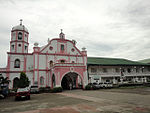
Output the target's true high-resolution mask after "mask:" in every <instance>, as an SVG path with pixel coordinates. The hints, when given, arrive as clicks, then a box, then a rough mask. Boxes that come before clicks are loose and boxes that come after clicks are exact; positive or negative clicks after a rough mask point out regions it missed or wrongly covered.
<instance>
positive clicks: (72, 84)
mask: <svg viewBox="0 0 150 113" xmlns="http://www.w3.org/2000/svg"><path fill="white" fill-rule="evenodd" d="M79 86H80V88H82V87H83V78H82V76H81V75H80V74H78V73H77V72H67V73H65V74H64V75H63V76H62V77H61V87H62V88H63V89H64V90H68V89H75V88H79Z"/></svg>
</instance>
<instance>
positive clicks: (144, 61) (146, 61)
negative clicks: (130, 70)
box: [138, 59, 150, 63]
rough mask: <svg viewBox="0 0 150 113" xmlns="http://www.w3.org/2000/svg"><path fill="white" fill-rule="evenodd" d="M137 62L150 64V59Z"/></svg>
mask: <svg viewBox="0 0 150 113" xmlns="http://www.w3.org/2000/svg"><path fill="white" fill-rule="evenodd" d="M138 62H141V63H150V59H144V60H139V61H138Z"/></svg>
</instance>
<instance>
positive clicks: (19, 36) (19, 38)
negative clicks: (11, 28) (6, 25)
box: [18, 32, 22, 40]
mask: <svg viewBox="0 0 150 113" xmlns="http://www.w3.org/2000/svg"><path fill="white" fill-rule="evenodd" d="M18 40H22V33H21V32H19V33H18Z"/></svg>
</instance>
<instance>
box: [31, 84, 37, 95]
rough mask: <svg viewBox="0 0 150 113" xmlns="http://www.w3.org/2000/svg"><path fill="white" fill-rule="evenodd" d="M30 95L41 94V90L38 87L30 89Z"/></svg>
mask: <svg viewBox="0 0 150 113" xmlns="http://www.w3.org/2000/svg"><path fill="white" fill-rule="evenodd" d="M30 93H39V88H38V86H37V85H34V86H31V87H30Z"/></svg>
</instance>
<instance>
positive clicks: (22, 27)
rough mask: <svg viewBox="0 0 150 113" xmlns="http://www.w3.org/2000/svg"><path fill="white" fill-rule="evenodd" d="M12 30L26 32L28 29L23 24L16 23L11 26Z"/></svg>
mask: <svg viewBox="0 0 150 113" xmlns="http://www.w3.org/2000/svg"><path fill="white" fill-rule="evenodd" d="M12 30H13V31H14V30H24V31H26V32H28V29H27V28H26V27H25V26H24V25H17V26H15V27H13V28H12Z"/></svg>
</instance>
